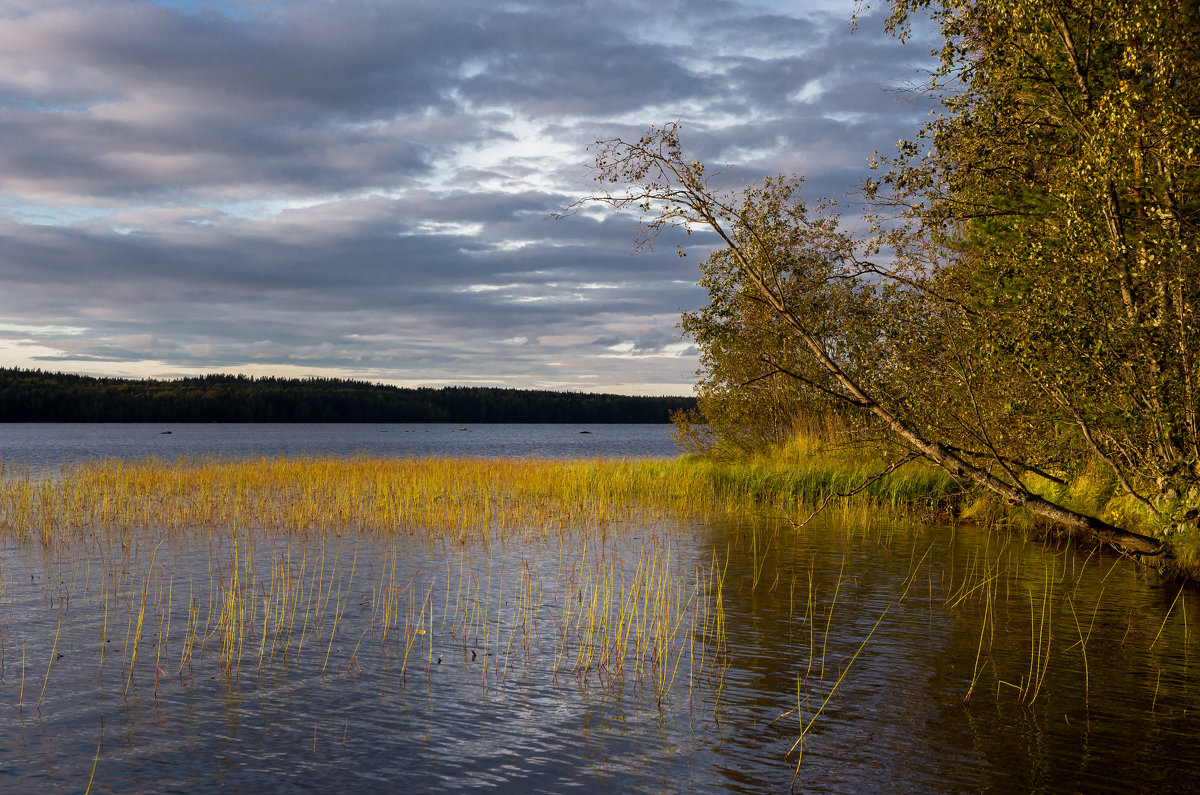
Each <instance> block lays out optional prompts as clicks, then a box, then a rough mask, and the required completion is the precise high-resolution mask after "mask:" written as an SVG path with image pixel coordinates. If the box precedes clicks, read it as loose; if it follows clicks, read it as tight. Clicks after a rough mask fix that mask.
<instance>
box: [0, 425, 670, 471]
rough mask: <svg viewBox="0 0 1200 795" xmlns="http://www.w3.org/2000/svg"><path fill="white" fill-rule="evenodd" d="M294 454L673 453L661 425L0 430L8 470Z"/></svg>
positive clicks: (1, 427) (0, 427)
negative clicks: (87, 462) (117, 461)
mask: <svg viewBox="0 0 1200 795" xmlns="http://www.w3.org/2000/svg"><path fill="white" fill-rule="evenodd" d="M164 431H169V433H164ZM301 454H303V455H337V456H349V455H368V456H486V457H495V456H514V457H518V458H525V457H539V458H547V457H550V458H558V457H565V458H583V457H592V456H595V457H603V458H611V457H641V456H674V455H677V454H678V451H677V450H676V448H675V443H674V442H673V441H672V440H671V426H670V425H668V424H658V425H654V424H597V425H588V424H579V425H571V424H541V425H502V424H490V425H489V424H476V425H446V424H435V423H404V424H356V423H338V424H330V423H295V424H288V423H273V424H264V423H164V424H155V423H111V424H105V423H0V462H3V463H5V464H9V465H15V466H26V465H29V466H36V467H44V466H57V465H58V464H60V463H64V462H67V463H70V462H76V461H82V460H87V459H101V458H127V459H128V458H147V457H150V456H158V457H160V458H166V459H175V458H177V457H179V456H224V457H232V458H238V457H243V458H244V457H258V456H268V457H270V456H279V455H301Z"/></svg>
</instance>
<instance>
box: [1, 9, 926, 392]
mask: <svg viewBox="0 0 1200 795" xmlns="http://www.w3.org/2000/svg"><path fill="white" fill-rule="evenodd" d="M876 5H878V4H876ZM854 7H855V5H854V2H853V0H841V1H838V0H823V1H822V2H816V1H813V2H805V1H804V0H795V1H794V2H766V1H765V0H764V1H763V2H751V1H750V0H745V1H742V0H661V1H658V2H640V1H638V2H635V1H633V0H595V1H594V2H593V1H591V0H585V1H584V2H572V1H571V0H525V1H520V2H503V0H469V1H468V0H440V2H403V1H398V2H384V1H383V0H278V1H276V0H220V1H216V0H214V1H212V2H202V1H199V0H196V1H193V0H160V2H150V0H0V366H5V367H25V368H39V369H42V370H46V371H52V372H72V373H85V374H91V375H104V376H121V377H133V378H146V377H153V378H177V377H182V376H194V375H202V374H205V373H244V374H249V375H256V376H265V375H274V376H284V377H308V376H320V377H337V378H355V379H361V380H367V381H373V382H380V383H390V384H398V385H403V386H418V385H422V386H443V385H453V384H457V385H483V386H502V387H515V388H534V389H560V390H573V391H587V392H618V393H624V394H650V395H668V394H670V395H676V394H689V393H690V392H691V390H692V387H693V385H694V383H695V381H696V379H697V376H696V369H697V367H698V357H697V352H696V350H695V347H694V346H693V345H692V344H691V343H690V342H689V341H688V340H686V339H681V338H680V335H679V330H678V328H677V326H676V324H677V322H678V320H679V315H680V313H681V312H683V311H688V310H693V309H696V308H699V307H700V306H702V305H703V302H704V298H705V296H704V292H703V290H701V289H700V288H699V287H698V286H697V280H698V278H699V273H698V264H699V262H700V261H702V259H703V256H704V253H705V251H706V250H707V249H708V248H711V246H712V245H714V244H713V242H712V240H711V238H708V237H705V236H692V237H691V238H688V239H687V243H688V251H689V256H688V257H687V258H684V259H680V258H679V257H677V256H676V255H675V251H674V248H675V240H674V239H671V238H669V237H668V238H666V239H664V240H663V241H662V242H661V244H660V245H658V246H656V248H655V250H654V251H653V252H649V253H642V254H641V255H639V256H633V240H634V236H635V223H636V218H635V217H634V216H631V215H622V214H615V213H612V212H587V213H582V214H578V215H575V216H573V217H570V218H567V219H562V220H554V219H553V218H552V217H551V216H552V214H553V213H554V212H555V211H556V210H558V209H561V208H563V207H565V206H566V205H568V204H570V203H571V202H573V201H575V200H576V199H578V198H580V197H582V196H584V195H587V194H589V193H591V192H593V186H592V182H591V181H590V176H589V166H590V164H591V158H592V157H593V156H594V153H593V152H590V151H589V145H590V144H592V143H594V142H595V141H596V140H599V139H608V138H613V137H620V138H625V139H636V138H637V137H638V136H640V135H641V134H642V133H643V132H644V131H645V130H646V128H647V127H648V126H649V125H651V124H656V125H661V124H664V123H668V122H678V123H680V124H681V125H682V140H683V144H684V147H685V148H686V149H687V150H688V151H689V152H690V153H692V154H691V156H693V157H695V158H697V159H699V160H701V161H703V162H704V163H706V164H709V165H710V166H714V167H717V166H719V167H727V168H729V173H728V175H727V179H730V180H733V181H735V183H736V184H752V183H754V182H756V181H757V180H759V179H761V178H762V177H763V176H766V175H770V174H776V173H797V174H801V175H804V177H805V180H806V182H805V194H806V195H807V196H811V197H814V198H815V197H820V196H830V197H834V198H837V199H838V200H839V201H841V202H842V203H843V204H845V205H846V206H847V209H848V212H849V213H851V214H852V213H853V208H854V190H855V189H856V187H857V186H859V185H861V183H862V181H863V180H864V179H865V178H866V177H867V175H868V171H867V161H868V158H869V157H870V155H871V153H872V152H873V151H875V150H879V151H880V152H882V153H890V152H892V151H893V149H894V147H895V144H896V142H897V141H898V140H899V139H901V138H904V137H909V136H911V135H913V134H914V132H915V131H916V129H917V128H918V126H919V125H920V124H921V123H922V122H923V121H925V120H926V119H927V118H928V114H929V112H930V104H929V102H928V101H927V100H925V99H924V98H923V97H921V96H920V95H919V94H916V93H914V92H913V91H912V90H911V88H912V86H913V85H914V84H916V83H919V82H920V80H921V75H922V70H926V69H928V68H929V66H930V63H931V61H930V58H929V50H930V43H929V41H928V40H925V39H922V38H921V37H916V38H915V39H914V40H913V41H911V42H910V43H908V44H907V45H902V44H901V43H899V42H897V41H896V40H895V39H893V38H892V37H890V36H888V35H887V34H886V32H885V31H884V29H883V21H882V16H881V14H880V11H879V9H878V8H871V9H868V10H867V11H866V12H865V13H863V14H861V15H860V17H859V20H858V24H857V27H856V29H854V30H852V29H851V24H850V17H851V14H852V12H853V11H854Z"/></svg>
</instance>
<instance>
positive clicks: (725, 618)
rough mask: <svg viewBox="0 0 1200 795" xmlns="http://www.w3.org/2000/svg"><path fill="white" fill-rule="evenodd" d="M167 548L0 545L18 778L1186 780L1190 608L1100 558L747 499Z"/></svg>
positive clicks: (947, 787)
mask: <svg viewBox="0 0 1200 795" xmlns="http://www.w3.org/2000/svg"><path fill="white" fill-rule="evenodd" d="M160 535H161V534H156V533H154V532H153V531H150V530H148V531H146V532H145V533H144V534H142V535H140V536H139V537H138V538H136V539H127V540H126V542H125V543H115V542H110V541H105V540H97V541H96V542H95V543H94V544H93V545H92V546H91V548H90V549H88V550H87V551H86V552H83V551H80V550H78V549H76V550H72V551H67V550H55V551H41V550H38V549H34V548H28V547H27V548H22V549H16V548H12V547H9V548H6V549H4V550H3V551H2V552H0V616H2V620H0V636H2V638H3V654H2V656H3V662H2V664H0V711H2V712H3V714H4V720H3V722H0V771H3V772H2V773H0V775H2V776H3V777H4V778H3V779H0V780H3V781H4V784H5V785H6V786H9V787H11V788H14V789H22V790H26V791H41V792H79V791H81V790H83V789H84V788H85V787H86V785H87V782H88V780H89V778H90V777H91V775H92V769H93V765H95V785H94V786H95V790H96V791H101V792H120V791H129V792H134V791H188V792H194V791H201V792H204V791H216V790H222V789H228V790H230V791H250V790H253V791H302V790H319V791H324V790H331V789H340V790H347V791H369V790H373V789H378V788H388V789H392V790H400V791H427V790H441V789H444V790H455V791H456V790H462V789H479V790H485V789H486V790H490V791H501V792H562V791H588V792H590V791H631V792H660V791H664V790H665V791H700V792H729V791H733V792H779V791H784V790H787V789H789V788H791V787H793V786H795V787H796V789H797V790H800V789H803V790H804V791H818V792H959V791H1001V792H1031V791H1044V792H1058V791H1087V792H1105V791H1111V792H1128V791H1131V790H1134V791H1136V790H1154V791H1174V792H1182V791H1196V790H1198V789H1200V754H1196V753H1195V742H1196V739H1195V738H1196V737H1197V736H1200V734H1198V732H1200V699H1198V695H1200V691H1198V689H1197V686H1196V684H1197V683H1196V671H1195V670H1194V669H1193V668H1192V667H1191V666H1192V654H1193V653H1194V652H1195V651H1196V644H1195V639H1194V637H1193V633H1192V628H1193V627H1196V626H1197V621H1198V620H1200V614H1198V613H1197V602H1196V598H1195V594H1194V593H1192V592H1190V591H1184V592H1180V591H1179V590H1178V589H1176V588H1175V587H1173V586H1171V585H1169V584H1166V583H1163V582H1160V581H1158V580H1157V579H1156V578H1155V577H1153V576H1152V575H1148V574H1147V573H1146V572H1145V571H1139V570H1138V569H1136V568H1135V567H1134V566H1132V565H1131V564H1129V563H1127V562H1126V561H1123V560H1120V559H1114V558H1111V557H1105V556H1101V555H1096V554H1089V553H1086V552H1080V551H1076V550H1073V549H1070V548H1063V549H1046V548H1044V547H1042V546H1040V545H1038V544H1032V543H1026V542H1024V541H1022V540H1020V539H1015V538H1011V537H1008V536H1003V535H999V534H994V533H987V532H984V531H979V530H974V529H961V528H959V529H956V528H951V527H944V526H940V527H920V526H913V525H907V524H898V523H889V522H875V523H867V524H866V525H865V526H862V525H860V526H849V527H846V526H838V525H836V524H834V523H831V522H826V523H824V524H818V523H813V524H811V525H809V526H807V527H805V528H803V529H802V530H800V531H796V530H794V529H792V528H791V526H790V525H786V524H781V523H779V522H777V521H774V520H771V519H769V518H757V519H756V518H750V517H748V518H746V519H745V520H744V521H737V522H731V521H728V520H701V519H696V520H691V521H688V520H684V519H680V518H675V519H668V518H664V517H661V516H658V517H654V516H643V517H642V518H641V519H640V520H637V521H630V522H629V523H627V524H625V525H623V526H621V527H614V528H612V529H611V531H609V532H607V533H604V534H600V535H597V534H592V535H591V536H590V537H586V538H585V537H574V536H573V535H572V534H571V533H567V534H566V535H565V536H559V535H549V534H545V533H541V532H538V531H536V530H534V531H531V532H528V533H513V534H511V535H507V536H505V537H494V538H490V539H486V540H481V541H480V543H479V544H477V545H475V544H465V543H463V542H461V541H454V542H449V541H446V542H425V541H421V540H420V539H419V538H393V539H380V538H377V537H372V536H356V535H352V534H346V535H342V536H338V535H336V534H330V535H327V536H325V537H324V538H311V537H310V538H308V539H297V538H284V537H273V536H269V535H261V534H260V535H258V536H249V535H248V536H246V537H243V538H241V539H240V540H239V541H238V545H237V547H236V548H235V547H234V546H233V543H232V540H230V539H205V538H204V536H203V534H200V535H199V536H197V537H191V538H190V540H189V539H185V538H179V537H175V536H169V537H165V540H164V538H163V537H160ZM235 570H236V571H237V572H238V573H239V574H238V577H239V579H238V584H237V585H236V586H234V585H233V575H234V571H235ZM716 582H719V583H720V587H719V588H717V587H714V583H716ZM639 583H640V584H639ZM285 585H286V588H284V586H285ZM235 587H236V588H239V589H241V592H242V593H243V594H244V593H246V592H247V590H248V591H249V593H250V594H251V595H252V598H249V599H245V600H244V602H243V605H244V607H245V609H246V610H247V611H248V612H247V613H246V614H245V621H246V622H247V625H246V629H245V631H244V637H243V639H242V640H243V643H242V645H241V646H240V647H238V649H237V651H235V652H234V653H233V655H232V657H231V658H230V659H231V660H232V665H231V667H228V668H226V667H225V666H224V664H223V663H222V654H221V649H220V647H221V643H222V634H221V632H220V631H219V630H217V629H216V628H215V627H216V625H217V624H218V623H219V621H220V615H221V613H222V604H223V602H224V599H225V597H226V596H227V595H228V594H229V593H230V592H231V590H232V589H234V588H235ZM283 593H287V594H289V596H288V599H293V601H292V602H288V601H287V600H285V599H282V597H281V594H283ZM285 603H286V604H290V605H292V609H293V612H292V614H291V615H292V617H293V619H292V623H291V624H290V625H289V624H288V623H286V621H285V622H284V623H283V624H280V623H279V622H278V620H277V618H278V616H279V615H281V614H282V615H284V616H286V615H287V614H288V613H287V611H288V608H286V607H282V605H284V604H285ZM606 610H607V612H605V611H606ZM387 611H392V613H391V615H392V619H391V622H390V623H389V620H388V619H386V618H381V616H383V615H384V614H385V613H386V612H387ZM622 615H632V616H635V617H636V616H641V618H638V619H637V620H636V621H634V622H632V623H633V624H635V625H639V626H640V624H641V623H643V622H644V623H652V622H654V621H659V620H660V618H659V617H660V616H664V617H665V623H664V624H663V626H666V627H668V628H669V629H670V630H671V632H670V633H669V636H668V637H666V638H665V639H664V642H665V645H664V646H663V647H662V648H661V649H657V648H652V641H653V639H654V637H655V635H654V633H653V632H649V633H644V642H643V645H642V646H640V647H635V644H634V643H628V644H627V647H626V648H625V649H624V650H623V651H619V649H620V646H621V644H620V629H619V628H620V627H621V626H622V619H621V616H622ZM265 616H275V618H271V619H269V620H267V619H265V618H264V617H265ZM605 616H607V617H605ZM139 621H141V623H142V632H141V635H140V640H138V639H137V638H138V633H137V625H138V623H139ZM601 625H604V626H607V627H608V630H607V631H602V627H601ZM189 626H191V627H193V628H194V629H195V628H198V629H199V632H198V634H199V636H201V637H203V636H204V635H205V634H206V632H205V630H204V627H206V626H207V627H208V632H207V640H204V641H203V642H200V641H197V642H196V643H195V645H194V646H193V648H192V651H191V655H190V657H189V656H188V654H187V652H186V648H185V647H186V643H187V642H186V638H187V636H188V627H189ZM624 626H625V632H626V635H625V637H626V639H627V640H628V638H629V637H631V635H630V634H629V633H630V632H631V631H632V633H633V637H637V636H638V632H639V631H641V630H639V629H638V628H637V626H635V627H634V629H633V630H630V623H628V622H627V623H625V624H624ZM264 627H266V630H265V631H264ZM163 638H165V639H163ZM160 639H161V640H160ZM101 647H103V648H104V650H105V651H104V654H105V656H104V658H103V660H101V656H100V649H101ZM134 648H136V649H137V655H136V659H135V660H134V661H133V662H132V663H131V662H130V659H129V658H130V652H131V650H132V649H134ZM589 655H591V656H590V657H589ZM618 657H619V658H620V660H619V664H618ZM22 658H24V662H22ZM589 659H590V662H588V660H589ZM672 666H673V668H672ZM668 669H670V670H668ZM22 677H23V678H24V684H23V685H22ZM664 682H667V683H668V684H666V685H664V684H663V683H664ZM43 685H44V686H45V693H44V695H42V694H41V692H40V691H41V690H42V688H43ZM22 687H23V692H22ZM39 700H40V702H41V703H40V705H39V704H38V702H39ZM19 705H20V706H19ZM797 709H798V711H797ZM801 740H802V742H800V741H801Z"/></svg>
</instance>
